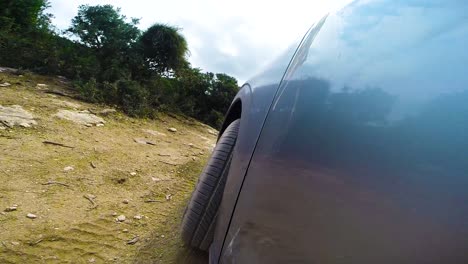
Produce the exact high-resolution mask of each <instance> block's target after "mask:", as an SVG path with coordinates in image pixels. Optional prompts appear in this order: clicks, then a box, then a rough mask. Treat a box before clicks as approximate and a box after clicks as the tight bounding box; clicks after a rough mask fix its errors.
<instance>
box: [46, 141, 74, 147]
mask: <svg viewBox="0 0 468 264" xmlns="http://www.w3.org/2000/svg"><path fill="white" fill-rule="evenodd" d="M42 143H44V144H46V145H54V146H60V147H64V148H75V147H73V146H68V145H65V144H62V143H57V142H53V141H48V140H46V141H42Z"/></svg>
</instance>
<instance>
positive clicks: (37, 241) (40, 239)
mask: <svg viewBox="0 0 468 264" xmlns="http://www.w3.org/2000/svg"><path fill="white" fill-rule="evenodd" d="M43 240H44V239H43V238H39V239H38V240H36V241H31V242H29V245H30V246H35V245H37V244H39V243H41V242H42V241H43Z"/></svg>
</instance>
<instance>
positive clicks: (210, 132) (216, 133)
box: [206, 128, 218, 136]
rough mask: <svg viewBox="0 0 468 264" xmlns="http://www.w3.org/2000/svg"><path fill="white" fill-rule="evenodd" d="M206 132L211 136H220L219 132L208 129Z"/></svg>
mask: <svg viewBox="0 0 468 264" xmlns="http://www.w3.org/2000/svg"><path fill="white" fill-rule="evenodd" d="M206 131H207V132H208V134H211V135H213V136H217V135H218V131H216V130H214V129H212V128H207V129H206Z"/></svg>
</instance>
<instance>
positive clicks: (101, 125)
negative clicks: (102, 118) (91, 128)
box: [96, 123, 104, 127]
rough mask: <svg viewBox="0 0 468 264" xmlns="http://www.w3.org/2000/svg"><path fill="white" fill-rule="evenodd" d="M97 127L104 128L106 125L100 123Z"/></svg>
mask: <svg viewBox="0 0 468 264" xmlns="http://www.w3.org/2000/svg"><path fill="white" fill-rule="evenodd" d="M96 126H97V127H103V126H104V124H102V123H99V124H97V125H96Z"/></svg>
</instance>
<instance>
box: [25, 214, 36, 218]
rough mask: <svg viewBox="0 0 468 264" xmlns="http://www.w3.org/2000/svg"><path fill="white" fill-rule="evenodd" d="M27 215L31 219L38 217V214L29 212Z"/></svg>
mask: <svg viewBox="0 0 468 264" xmlns="http://www.w3.org/2000/svg"><path fill="white" fill-rule="evenodd" d="M26 217H27V218H29V219H36V218H37V215H35V214H31V213H28V214H27V215H26Z"/></svg>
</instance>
